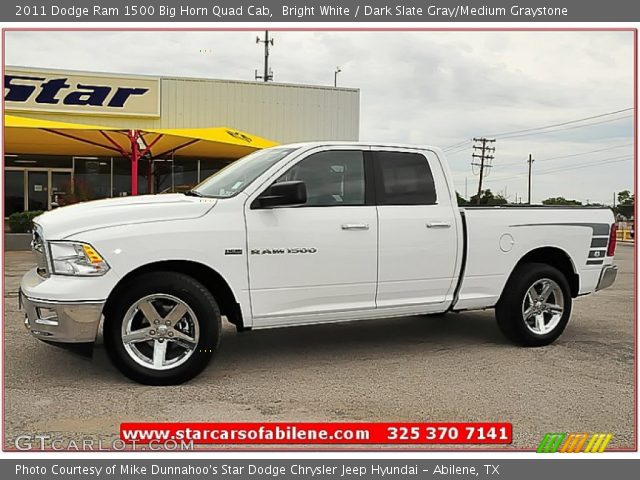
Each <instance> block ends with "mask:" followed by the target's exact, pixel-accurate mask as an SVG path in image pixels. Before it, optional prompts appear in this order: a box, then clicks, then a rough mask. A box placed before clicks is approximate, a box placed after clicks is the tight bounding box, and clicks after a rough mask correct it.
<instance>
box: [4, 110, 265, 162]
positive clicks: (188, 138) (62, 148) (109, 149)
mask: <svg viewBox="0 0 640 480" xmlns="http://www.w3.org/2000/svg"><path fill="white" fill-rule="evenodd" d="M4 121H5V130H4V134H5V135H4V142H5V152H7V153H13V154H44V155H78V156H80V155H83V156H84V155H98V156H119V155H122V154H123V153H125V154H129V153H131V141H130V139H129V137H128V135H127V134H128V132H129V130H126V129H118V128H114V127H103V126H99V125H85V124H78V123H67V122H57V121H51V120H42V119H36V118H30V117H22V116H15V115H5V117H4ZM139 131H140V133H141V136H142V138H143V139H144V141H145V143H146V144H147V146H150V147H151V148H150V150H151V155H152V156H153V157H155V156H158V155H163V156H164V155H171V154H172V153H175V154H176V155H181V156H189V157H198V158H226V159H229V158H232V159H233V158H240V157H242V156H244V155H246V154H248V153H251V152H253V151H254V150H257V149H261V148H267V147H271V146H274V145H277V143H276V142H273V141H271V140H267V139H265V138H261V137H258V136H256V135H251V134H249V133H246V132H242V131H240V130H236V129H234V128H227V127H212V128H187V129H157V130H152V129H140V130H139Z"/></svg>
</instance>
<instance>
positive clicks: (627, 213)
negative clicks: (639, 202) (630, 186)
mask: <svg viewBox="0 0 640 480" xmlns="http://www.w3.org/2000/svg"><path fill="white" fill-rule="evenodd" d="M635 203H636V198H635V195H633V194H632V193H631V192H630V191H629V190H622V191H621V192H618V205H617V206H616V208H615V213H616V214H618V215H622V216H624V217H626V218H632V217H633V207H634V206H635Z"/></svg>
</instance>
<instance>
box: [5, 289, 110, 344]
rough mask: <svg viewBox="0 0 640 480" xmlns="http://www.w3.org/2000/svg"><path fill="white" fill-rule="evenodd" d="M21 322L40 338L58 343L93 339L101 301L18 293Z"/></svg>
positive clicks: (96, 331) (83, 341) (98, 319)
mask: <svg viewBox="0 0 640 480" xmlns="http://www.w3.org/2000/svg"><path fill="white" fill-rule="evenodd" d="M18 299H19V306H20V308H21V309H22V310H24V312H25V320H24V325H25V327H26V328H27V330H29V332H30V333H31V334H32V335H33V336H34V337H36V338H39V339H40V340H45V341H48V342H60V343H89V342H95V340H96V335H97V334H98V326H99V324H100V317H101V315H102V308H103V306H104V302H86V303H84V302H83V303H79V302H77V303H66V302H51V301H44V300H36V299H32V298H29V297H27V296H26V295H25V294H24V293H22V291H20V292H19V293H18Z"/></svg>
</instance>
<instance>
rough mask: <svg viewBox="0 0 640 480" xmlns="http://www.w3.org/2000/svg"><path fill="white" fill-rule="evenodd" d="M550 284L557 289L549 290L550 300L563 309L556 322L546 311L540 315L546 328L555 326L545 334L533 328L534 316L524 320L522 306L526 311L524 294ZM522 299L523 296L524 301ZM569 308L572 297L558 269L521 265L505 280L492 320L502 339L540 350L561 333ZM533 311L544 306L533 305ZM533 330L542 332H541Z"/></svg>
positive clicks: (527, 264)
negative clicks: (560, 304) (533, 288)
mask: <svg viewBox="0 0 640 480" xmlns="http://www.w3.org/2000/svg"><path fill="white" fill-rule="evenodd" d="M547 280H551V282H547ZM553 283H555V285H557V287H559V290H557V289H555V287H552V288H553V290H554V291H555V292H556V293H553V292H552V293H551V294H550V299H551V300H552V301H553V303H555V304H559V303H562V307H563V309H562V314H561V316H560V317H559V320H555V321H552V320H551V317H552V316H553V313H552V312H549V311H547V312H546V313H543V314H542V315H543V317H542V318H543V320H544V319H547V318H548V319H549V322H548V323H547V326H548V327H549V328H550V327H551V326H552V325H553V323H555V326H553V327H552V328H550V330H549V331H544V330H543V329H540V328H537V324H536V321H535V316H533V317H530V318H529V321H527V320H526V319H525V315H524V310H525V307H526V310H529V307H530V306H531V301H530V297H527V292H528V291H529V289H530V288H531V287H532V286H534V285H537V286H538V287H541V289H542V288H543V287H544V285H551V286H552V285H553ZM556 295H557V296H558V297H561V300H560V299H556V298H555V296H556ZM525 297H527V299H526V300H525ZM534 303H535V302H534ZM571 306H572V297H571V290H570V288H569V283H568V282H567V279H566V278H565V276H564V275H563V274H562V273H561V272H560V271H559V270H558V269H556V268H554V267H552V266H550V265H547V264H544V263H525V264H522V265H520V266H519V267H517V268H516V269H515V270H514V272H513V273H512V274H511V277H509V280H508V281H507V284H506V286H505V288H504V291H503V293H502V296H501V297H500V300H499V301H498V304H497V305H496V308H495V312H496V320H497V321H498V327H499V328H500V330H501V331H502V333H503V334H504V336H505V337H507V338H508V339H509V340H511V341H512V342H514V343H517V344H519V345H522V346H525V347H542V346H545V345H549V344H551V343H553V342H554V341H555V340H556V339H557V338H558V337H559V336H560V335H561V334H562V332H563V331H564V329H565V327H566V326H567V323H568V322H569V317H570V316H571ZM534 308H542V309H544V308H545V307H544V304H543V305H540V306H538V305H537V304H536V305H534ZM555 318H556V319H557V318H558V317H555ZM556 322H557V323H556ZM544 323H545V322H543V324H544ZM534 330H538V331H542V333H538V332H536V331H534Z"/></svg>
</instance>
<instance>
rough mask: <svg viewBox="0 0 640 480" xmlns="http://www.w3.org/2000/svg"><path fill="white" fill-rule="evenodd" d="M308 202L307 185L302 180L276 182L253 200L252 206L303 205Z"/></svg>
mask: <svg viewBox="0 0 640 480" xmlns="http://www.w3.org/2000/svg"><path fill="white" fill-rule="evenodd" d="M306 202H307V187H306V186H305V184H304V182H303V181H302V180H293V181H290V182H280V183H274V184H273V185H271V187H269V188H268V189H267V190H266V191H265V192H264V193H263V194H262V195H260V196H259V197H258V198H256V200H255V201H254V202H253V205H252V206H251V207H252V208H272V207H280V206H284V205H302V204H304V203H306Z"/></svg>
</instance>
